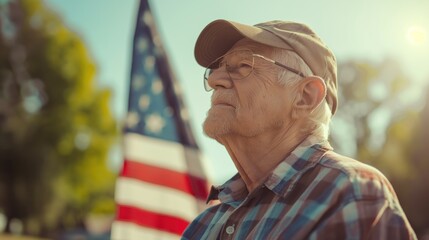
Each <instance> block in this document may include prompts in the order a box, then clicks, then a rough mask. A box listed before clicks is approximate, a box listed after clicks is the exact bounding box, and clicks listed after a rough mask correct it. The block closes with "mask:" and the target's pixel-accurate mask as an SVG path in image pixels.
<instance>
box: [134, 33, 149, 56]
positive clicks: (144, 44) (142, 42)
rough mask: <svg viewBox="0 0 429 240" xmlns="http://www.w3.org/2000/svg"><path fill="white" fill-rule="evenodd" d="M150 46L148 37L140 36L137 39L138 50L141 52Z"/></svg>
mask: <svg viewBox="0 0 429 240" xmlns="http://www.w3.org/2000/svg"><path fill="white" fill-rule="evenodd" d="M148 46H149V43H148V40H147V38H144V37H140V38H139V39H138V40H137V50H138V51H139V52H140V53H143V52H144V51H146V49H147V47H148Z"/></svg>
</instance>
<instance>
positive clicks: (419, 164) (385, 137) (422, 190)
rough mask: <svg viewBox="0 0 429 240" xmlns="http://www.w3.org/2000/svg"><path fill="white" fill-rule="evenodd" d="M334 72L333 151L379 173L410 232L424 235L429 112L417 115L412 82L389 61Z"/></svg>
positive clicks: (418, 100) (427, 213)
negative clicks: (390, 187) (336, 76)
mask: <svg viewBox="0 0 429 240" xmlns="http://www.w3.org/2000/svg"><path fill="white" fill-rule="evenodd" d="M338 73H339V84H340V91H339V92H340V94H339V99H340V101H339V102H340V108H339V111H338V113H337V114H336V116H335V117H334V119H333V122H332V128H331V129H332V138H333V142H334V146H335V147H336V148H338V149H339V151H340V152H343V153H345V154H347V155H351V156H353V157H356V158H357V159H359V160H361V161H363V162H366V163H370V164H371V165H373V166H375V167H377V168H378V169H380V170H381V171H382V172H383V173H384V174H385V175H386V176H387V177H388V178H389V180H390V181H391V182H392V184H393V186H394V187H395V190H396V191H397V194H398V198H399V200H400V202H401V205H402V206H403V208H404V211H405V212H406V214H407V216H408V218H409V220H410V222H411V224H412V225H413V228H414V229H415V230H416V232H417V233H418V234H420V235H421V234H424V232H425V231H427V230H426V229H428V228H429V222H428V220H427V219H429V208H428V206H427V204H426V202H425V200H421V199H427V198H428V197H429V188H428V187H427V183H428V180H429V179H428V178H427V174H426V173H425V171H426V169H428V168H429V162H428V161H427V159H426V158H427V157H425V156H427V155H428V154H429V149H428V148H427V141H428V140H429V139H428V138H427V136H428V135H429V132H428V130H425V129H426V127H425V126H424V123H427V122H428V118H427V115H429V114H428V112H429V110H428V109H426V110H425V111H423V112H422V111H421V98H419V97H418V96H420V95H422V94H423V93H424V92H416V91H415V88H414V87H413V85H414V84H415V83H413V82H412V81H411V80H410V79H409V78H407V77H406V76H405V75H404V74H403V73H402V71H401V67H400V65H399V64H398V63H397V62H395V61H394V60H392V59H387V60H385V61H384V62H382V63H381V64H378V65H376V64H373V63H370V62H365V61H356V60H350V61H347V62H344V63H342V64H340V65H339V71H338ZM428 101H429V100H428ZM427 106H429V103H427ZM427 108H428V107H427ZM425 112H426V113H425ZM423 117H425V118H426V119H423ZM345 133H347V134H345ZM419 139H421V140H419Z"/></svg>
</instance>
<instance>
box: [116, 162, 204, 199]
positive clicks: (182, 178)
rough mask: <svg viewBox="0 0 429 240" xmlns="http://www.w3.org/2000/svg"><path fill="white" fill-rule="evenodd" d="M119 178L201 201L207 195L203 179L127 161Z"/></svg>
mask: <svg viewBox="0 0 429 240" xmlns="http://www.w3.org/2000/svg"><path fill="white" fill-rule="evenodd" d="M121 176H123V177H129V178H135V179H139V180H141V181H145V182H148V183H153V184H157V185H162V186H165V187H169V188H174V189H177V190H180V191H182V192H185V193H188V194H191V195H193V196H195V197H196V198H199V199H202V200H205V199H206V198H207V195H208V189H207V186H208V185H207V182H206V181H205V180H204V179H201V178H198V177H195V176H191V175H189V174H186V173H180V172H176V171H172V170H168V169H165V168H160V167H157V166H152V165H148V164H144V163H140V162H135V161H129V160H127V159H125V161H124V165H123V168H122V172H121Z"/></svg>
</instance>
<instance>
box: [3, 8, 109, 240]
mask: <svg viewBox="0 0 429 240" xmlns="http://www.w3.org/2000/svg"><path fill="white" fill-rule="evenodd" d="M0 10H1V14H2V16H4V17H2V18H1V19H0V26H1V35H0V131H1V132H0V210H3V212H4V214H5V215H6V217H7V219H8V221H10V220H12V219H20V220H22V221H23V223H24V231H25V232H27V233H30V234H41V235H45V236H48V235H49V234H51V233H52V231H53V230H55V229H56V228H58V227H59V226H62V227H68V226H70V227H71V226H73V225H76V224H78V223H79V222H82V219H83V217H84V216H85V214H86V213H87V212H88V211H91V209H93V210H94V209H95V210H97V209H100V206H97V204H100V203H101V204H103V206H107V207H101V209H102V211H107V212H111V213H113V212H114V204H113V200H110V201H107V202H106V199H113V197H112V195H113V184H114V174H113V173H112V172H110V171H109V170H108V168H107V164H106V160H107V156H108V149H109V148H110V146H111V145H112V144H113V143H114V141H115V137H116V135H117V128H116V122H115V120H114V118H113V117H112V114H111V112H110V109H109V99H110V95H111V93H110V91H109V90H107V89H102V90H99V89H96V87H95V84H94V78H95V72H96V69H95V65H94V63H93V61H92V59H91V57H90V56H89V54H88V52H87V50H86V48H85V46H84V44H83V43H82V41H81V40H80V39H79V38H78V36H77V35H76V34H74V33H72V32H71V31H70V30H68V29H67V28H66V27H65V26H64V24H63V23H62V21H61V19H60V18H59V17H58V16H57V15H55V14H54V13H53V12H52V11H50V10H49V9H47V8H46V7H45V6H44V5H43V3H42V2H41V1H39V0H22V1H11V2H9V3H6V4H5V3H3V4H2V5H0ZM98 211H100V210H98ZM60 216H61V217H60Z"/></svg>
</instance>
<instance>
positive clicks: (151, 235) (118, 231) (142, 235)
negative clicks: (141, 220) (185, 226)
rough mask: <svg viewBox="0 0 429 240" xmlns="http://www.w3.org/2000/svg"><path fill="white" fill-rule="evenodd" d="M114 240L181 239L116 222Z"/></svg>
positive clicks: (130, 224) (113, 229)
mask: <svg viewBox="0 0 429 240" xmlns="http://www.w3.org/2000/svg"><path fill="white" fill-rule="evenodd" d="M111 239H112V240H160V239H162V240H178V239H180V237H179V236H178V235H175V234H171V233H168V232H162V231H159V230H156V229H153V228H146V227H143V226H138V225H136V224H134V223H126V222H114V223H113V225H112V234H111Z"/></svg>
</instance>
